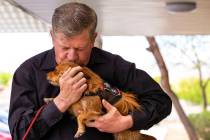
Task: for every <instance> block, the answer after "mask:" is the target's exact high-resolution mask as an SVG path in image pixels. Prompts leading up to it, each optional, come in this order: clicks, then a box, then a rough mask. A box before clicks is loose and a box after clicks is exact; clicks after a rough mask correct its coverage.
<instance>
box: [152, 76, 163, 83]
mask: <svg viewBox="0 0 210 140" xmlns="http://www.w3.org/2000/svg"><path fill="white" fill-rule="evenodd" d="M160 78H161V77H160V76H156V77H154V78H153V79H154V80H155V81H156V82H157V83H159V84H160V80H161V79H160Z"/></svg>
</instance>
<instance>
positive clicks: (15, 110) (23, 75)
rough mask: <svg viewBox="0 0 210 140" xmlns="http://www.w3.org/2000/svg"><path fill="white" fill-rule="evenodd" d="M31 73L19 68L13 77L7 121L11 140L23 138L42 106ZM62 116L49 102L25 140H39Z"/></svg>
mask: <svg viewBox="0 0 210 140" xmlns="http://www.w3.org/2000/svg"><path fill="white" fill-rule="evenodd" d="M31 71H32V70H26V69H24V68H19V69H18V70H17V71H16V72H15V74H14V77H13V82H12V91H11V100H10V109H9V120H8V121H9V128H10V132H11V135H12V138H13V140H20V139H22V138H23V136H24V134H25V132H26V130H27V128H28V126H29V124H30V123H31V121H32V119H33V118H34V116H35V114H36V112H37V110H38V109H39V108H40V107H41V106H42V105H39V103H38V95H37V94H38V93H37V91H36V86H35V84H34V83H33V81H34V78H33V75H34V74H33V73H32V72H31ZM62 116H63V113H61V112H60V111H59V110H58V109H57V107H56V106H55V104H54V103H53V102H50V103H49V104H47V105H46V106H45V107H44V109H43V110H42V112H41V114H40V115H39V117H38V118H37V120H36V122H35V123H34V125H33V127H32V128H31V130H30V132H29V134H28V136H27V139H30V140H39V139H41V138H42V137H44V135H45V134H46V133H47V132H48V131H49V130H50V128H51V127H52V126H53V125H54V124H55V123H57V122H58V121H59V120H61V119H62Z"/></svg>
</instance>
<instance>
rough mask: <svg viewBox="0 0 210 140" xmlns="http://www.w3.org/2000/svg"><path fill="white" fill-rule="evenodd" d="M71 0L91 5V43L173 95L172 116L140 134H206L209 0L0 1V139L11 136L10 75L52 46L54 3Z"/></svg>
mask: <svg viewBox="0 0 210 140" xmlns="http://www.w3.org/2000/svg"><path fill="white" fill-rule="evenodd" d="M69 1H77V2H83V3H86V4H88V5H90V6H91V7H93V8H94V9H95V10H96V12H97V14H98V17H99V24H98V28H97V32H98V38H97V40H96V44H95V45H96V46H97V47H100V48H101V49H104V50H107V51H109V52H112V53H114V54H119V55H121V56H122V57H123V58H124V59H126V60H128V61H131V62H133V63H135V64H136V66H137V67H138V68H139V69H143V70H145V71H146V72H147V73H149V74H150V75H151V76H152V77H153V78H154V79H155V80H156V81H157V82H159V83H160V85H161V86H162V88H163V89H164V90H165V91H166V92H167V93H168V94H169V96H170V97H171V98H172V101H173V110H172V113H171V115H170V116H168V117H167V118H166V119H164V120H163V121H161V122H160V123H159V124H157V125H155V126H153V127H152V128H150V129H149V130H143V133H147V134H150V135H153V136H155V137H156V138H157V139H158V140H177V139H178V140H197V139H201V140H209V139H210V107H209V103H210V82H209V81H210V62H209V60H210V18H209V17H210V1H209V0H155V1H154V0H118V1H114V0H106V1H102V0H44V1H43V0H27V1H25V0H0V140H11V136H10V132H9V129H8V122H7V119H8V109H9V100H10V92H11V82H12V76H13V74H14V72H15V70H16V69H17V67H18V66H19V65H20V64H21V63H23V62H24V61H25V60H26V59H28V58H30V57H32V56H34V55H36V54H38V53H40V52H42V51H45V50H47V49H51V48H52V47H53V46H52V43H51V37H50V34H49V30H50V24H51V16H52V13H53V10H54V9H55V7H57V6H59V5H61V4H63V3H65V2H69Z"/></svg>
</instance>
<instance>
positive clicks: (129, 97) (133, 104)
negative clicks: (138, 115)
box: [114, 92, 141, 115]
mask: <svg viewBox="0 0 210 140" xmlns="http://www.w3.org/2000/svg"><path fill="white" fill-rule="evenodd" d="M114 106H115V107H116V108H117V109H118V110H119V111H120V113H121V114H122V115H127V114H129V112H132V111H134V110H136V109H137V110H141V107H140V105H139V103H138V102H137V98H136V97H135V95H134V94H132V93H128V92H126V93H124V92H122V98H121V99H120V100H119V101H118V102H117V103H116V104H115V105H114Z"/></svg>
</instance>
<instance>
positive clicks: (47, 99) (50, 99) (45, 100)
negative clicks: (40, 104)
mask: <svg viewBox="0 0 210 140" xmlns="http://www.w3.org/2000/svg"><path fill="white" fill-rule="evenodd" d="M53 99H54V98H44V102H45V103H49V102H51V101H53Z"/></svg>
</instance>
